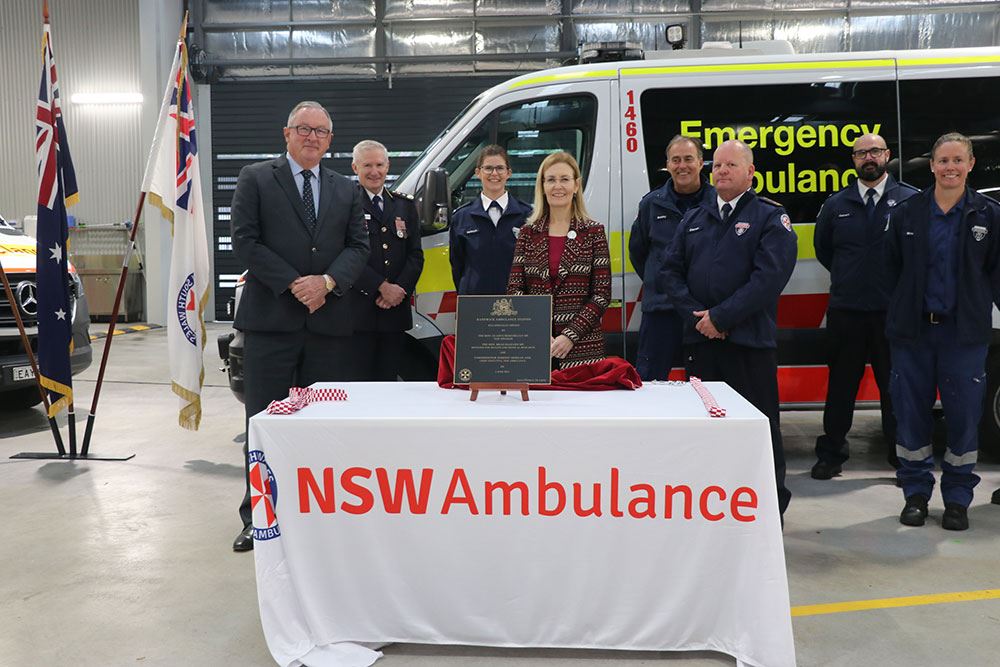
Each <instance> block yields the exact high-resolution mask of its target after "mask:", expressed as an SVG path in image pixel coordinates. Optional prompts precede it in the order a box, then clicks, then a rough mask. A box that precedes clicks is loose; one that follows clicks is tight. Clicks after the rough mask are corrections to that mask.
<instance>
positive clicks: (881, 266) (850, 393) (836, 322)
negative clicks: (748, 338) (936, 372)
mask: <svg viewBox="0 0 1000 667" xmlns="http://www.w3.org/2000/svg"><path fill="white" fill-rule="evenodd" d="M890 157H891V154H890V152H889V149H888V148H887V147H886V144H885V139H883V138H882V137H880V136H879V135H877V134H866V135H863V136H861V137H858V139H857V140H856V141H855V142H854V147H853V149H852V151H851V158H852V159H853V160H854V168H855V170H856V171H857V172H858V180H857V181H856V182H855V183H851V184H850V185H848V186H847V187H846V188H844V189H843V190H841V191H840V192H837V193H836V194H833V195H831V196H830V198H829V199H827V200H826V203H825V204H823V208H822V209H820V212H819V216H818V217H817V219H816V232H815V235H814V236H813V244H814V245H815V247H816V259H818V260H819V262H820V264H822V265H823V266H825V267H826V268H827V270H828V271H829V272H830V304H829V307H828V309H827V311H826V332H827V345H828V346H829V347H828V353H829V357H828V364H829V367H830V379H829V384H828V385H827V390H826V406H825V407H824V408H823V435H821V436H819V437H818V438H817V439H816V465H814V466H813V467H812V477H813V479H830V478H831V477H834V476H836V475H839V474H840V471H841V466H842V465H843V464H844V462H845V461H847V459H848V456H849V452H848V445H847V433H848V431H850V430H851V422H852V421H853V420H854V402H855V399H856V397H857V395H858V385H860V384H861V378H862V376H863V375H864V372H865V364H867V363H871V365H872V374H873V375H874V376H875V383H876V384H877V385H878V393H879V399H880V403H881V407H882V433H883V435H884V436H885V442H886V444H887V445H888V447H889V453H888V460H889V464H890V465H892V466H893V467H894V468H898V467H899V460H898V459H897V458H896V419H895V417H893V414H892V401H891V400H890V398H889V341H888V340H886V338H885V309H886V306H887V305H888V304H889V290H890V287H889V284H888V281H887V280H886V272H885V262H884V261H883V256H884V251H885V248H884V244H883V241H884V240H885V224H886V222H887V221H888V216H889V211H890V210H891V209H892V208H893V207H894V206H896V204H899V203H900V202H902V201H904V200H906V199H908V198H909V197H910V196H912V195H913V194H915V193H916V192H917V190H915V189H914V188H911V187H910V186H908V185H904V184H902V183H897V182H896V179H894V178H893V177H892V176H891V175H890V174H888V173H886V165H887V164H888V162H889V158H890Z"/></svg>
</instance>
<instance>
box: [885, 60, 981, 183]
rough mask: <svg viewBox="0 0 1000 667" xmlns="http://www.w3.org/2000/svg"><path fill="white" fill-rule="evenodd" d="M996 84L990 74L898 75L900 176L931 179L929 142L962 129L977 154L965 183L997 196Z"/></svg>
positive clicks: (910, 180) (909, 180)
mask: <svg viewBox="0 0 1000 667" xmlns="http://www.w3.org/2000/svg"><path fill="white" fill-rule="evenodd" d="M996 89H997V79H995V78H968V79H965V78H952V79H925V80H919V81H913V80H906V81H900V83H899V101H900V108H901V109H902V112H903V132H902V134H903V145H902V157H903V179H904V180H905V181H906V182H907V183H909V184H910V185H912V186H914V187H918V188H926V187H927V186H929V185H931V184H932V183H933V180H934V179H933V176H932V175H931V171H930V155H931V148H932V147H933V146H934V142H935V141H936V140H937V138H938V137H940V136H941V135H942V134H944V133H946V132H961V133H962V134H964V135H965V136H967V137H969V138H970V139H972V147H973V151H974V153H975V158H976V165H975V167H973V169H972V173H971V174H969V185H971V186H972V187H973V188H975V189H976V190H978V191H979V192H982V193H983V194H985V195H988V196H990V197H993V198H994V199H997V200H1000V105H997V104H996V102H995V100H996ZM988 100H994V102H988Z"/></svg>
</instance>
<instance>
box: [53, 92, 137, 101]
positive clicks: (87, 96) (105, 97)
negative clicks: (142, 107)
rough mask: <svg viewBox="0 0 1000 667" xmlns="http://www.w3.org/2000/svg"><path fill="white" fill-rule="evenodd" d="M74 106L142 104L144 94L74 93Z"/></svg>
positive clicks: (72, 99) (71, 99)
mask: <svg viewBox="0 0 1000 667" xmlns="http://www.w3.org/2000/svg"><path fill="white" fill-rule="evenodd" d="M69 99H70V101H71V102H72V103H73V104H142V93H73V94H72V95H71V96H70V98H69Z"/></svg>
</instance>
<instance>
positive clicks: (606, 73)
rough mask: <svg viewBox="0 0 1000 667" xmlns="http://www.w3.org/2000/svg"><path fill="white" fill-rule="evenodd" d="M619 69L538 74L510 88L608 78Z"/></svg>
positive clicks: (616, 74)
mask: <svg viewBox="0 0 1000 667" xmlns="http://www.w3.org/2000/svg"><path fill="white" fill-rule="evenodd" d="M617 76H618V70H616V69H602V70H596V71H593V72H563V73H560V74H547V75H545V76H536V77H534V78H532V79H525V80H524V81H516V82H514V83H512V84H510V87H509V88H508V90H514V89H515V88H520V87H521V86H533V85H535V84H539V83H556V82H562V81H573V80H575V79H606V78H608V77H617Z"/></svg>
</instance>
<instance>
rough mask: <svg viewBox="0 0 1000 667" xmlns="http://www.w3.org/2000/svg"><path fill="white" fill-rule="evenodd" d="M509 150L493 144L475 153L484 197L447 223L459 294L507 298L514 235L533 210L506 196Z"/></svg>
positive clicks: (453, 274)
mask: <svg viewBox="0 0 1000 667" xmlns="http://www.w3.org/2000/svg"><path fill="white" fill-rule="evenodd" d="M510 173H511V171H510V160H509V159H508V158H507V151H505V150H504V149H503V148H502V147H500V146H497V145H496V144H492V145H490V146H486V147H485V148H483V149H482V150H481V151H480V152H479V157H478V159H477V161H476V177H477V178H479V180H480V181H482V184H483V191H482V194H481V195H480V196H478V197H476V198H475V199H473V200H472V201H471V202H469V203H467V204H465V205H464V206H460V207H459V208H458V209H456V211H455V214H454V216H453V217H452V222H451V232H450V240H449V241H450V246H451V247H450V249H449V258H450V261H451V277H452V279H453V280H454V281H455V289H456V290H457V291H458V293H459V294H506V293H507V279H508V278H509V277H510V265H511V263H512V262H513V261H514V243H515V242H516V241H517V232H518V230H519V229H520V228H521V225H523V224H524V221H525V219H527V217H528V215H529V214H530V213H531V207H530V206H528V205H527V204H525V203H524V202H522V201H521V200H519V199H518V198H517V197H515V196H514V195H512V194H510V193H509V192H507V179H508V178H510Z"/></svg>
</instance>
